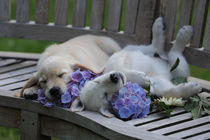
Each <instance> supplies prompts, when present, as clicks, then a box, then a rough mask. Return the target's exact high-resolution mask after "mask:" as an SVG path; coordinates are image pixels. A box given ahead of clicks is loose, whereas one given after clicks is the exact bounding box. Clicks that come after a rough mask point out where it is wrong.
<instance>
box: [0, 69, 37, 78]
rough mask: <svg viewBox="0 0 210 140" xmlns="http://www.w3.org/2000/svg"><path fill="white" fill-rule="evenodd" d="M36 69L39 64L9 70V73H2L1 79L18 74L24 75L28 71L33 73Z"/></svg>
mask: <svg viewBox="0 0 210 140" xmlns="http://www.w3.org/2000/svg"><path fill="white" fill-rule="evenodd" d="M36 70H37V66H32V67H28V68H24V69H19V70H16V71H11V72H7V73H4V74H1V75H0V80H2V79H6V78H10V77H14V76H18V75H22V74H26V73H32V72H35V71H36Z"/></svg>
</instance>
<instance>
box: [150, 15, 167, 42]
mask: <svg viewBox="0 0 210 140" xmlns="http://www.w3.org/2000/svg"><path fill="white" fill-rule="evenodd" d="M152 32H153V38H156V37H159V36H163V35H164V32H165V26H164V24H163V18H162V17H159V18H157V19H156V20H155V22H154V24H153V27H152Z"/></svg>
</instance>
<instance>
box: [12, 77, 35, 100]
mask: <svg viewBox="0 0 210 140" xmlns="http://www.w3.org/2000/svg"><path fill="white" fill-rule="evenodd" d="M36 75H37V74H35V75H34V76H33V77H31V78H30V79H29V80H28V81H27V82H26V83H25V85H24V86H23V87H22V89H21V91H20V93H16V94H14V96H16V97H23V92H24V90H25V89H26V88H30V87H32V86H34V85H36V84H37V83H38V79H37V76H36Z"/></svg>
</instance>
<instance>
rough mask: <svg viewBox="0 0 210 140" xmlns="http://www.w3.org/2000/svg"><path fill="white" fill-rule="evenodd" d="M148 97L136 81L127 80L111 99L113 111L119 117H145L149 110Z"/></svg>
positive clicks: (125, 118)
mask: <svg viewBox="0 0 210 140" xmlns="http://www.w3.org/2000/svg"><path fill="white" fill-rule="evenodd" d="M150 103H151V100H150V98H147V97H146V93H145V91H144V89H143V88H141V87H140V86H139V85H138V84H136V83H131V82H128V83H127V84H126V85H125V86H124V87H123V88H121V89H120V90H119V92H117V93H115V94H114V95H113V97H112V100H111V105H112V109H113V111H114V113H115V114H116V115H117V116H118V117H119V118H121V119H124V120H128V119H136V118H143V117H145V116H146V115H147V114H148V113H149V110H150Z"/></svg>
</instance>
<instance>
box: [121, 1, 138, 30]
mask: <svg viewBox="0 0 210 140" xmlns="http://www.w3.org/2000/svg"><path fill="white" fill-rule="evenodd" d="M138 5H139V0H127V4H126V14H125V27H124V31H125V33H128V34H133V33H134V30H135V25H136V24H135V23H136V17H137V12H138Z"/></svg>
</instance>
